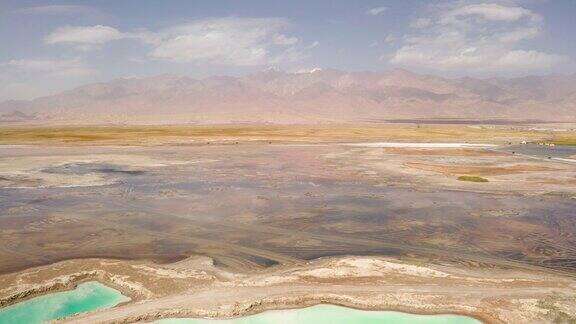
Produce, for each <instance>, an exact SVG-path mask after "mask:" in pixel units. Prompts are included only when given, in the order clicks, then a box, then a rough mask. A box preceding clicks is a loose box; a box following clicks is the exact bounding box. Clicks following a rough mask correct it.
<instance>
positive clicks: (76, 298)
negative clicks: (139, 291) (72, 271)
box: [0, 281, 130, 324]
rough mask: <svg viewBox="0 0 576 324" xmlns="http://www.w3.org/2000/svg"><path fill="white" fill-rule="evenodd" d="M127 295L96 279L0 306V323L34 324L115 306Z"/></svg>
mask: <svg viewBox="0 0 576 324" xmlns="http://www.w3.org/2000/svg"><path fill="white" fill-rule="evenodd" d="M128 300H130V298H128V297H126V296H124V295H122V293H120V292H119V291H118V290H116V289H113V288H110V287H108V286H105V285H103V284H101V283H99V282H96V281H90V282H85V283H81V284H79V285H78V287H76V289H74V290H68V291H63V292H57V293H52V294H48V295H44V296H40V297H36V298H32V299H29V300H26V301H23V302H21V303H17V304H14V305H11V306H7V307H4V308H0V324H4V323H6V324H7V323H10V324H36V323H45V322H48V321H50V320H54V319H57V318H62V317H66V316H70V315H74V314H78V313H83V312H88V311H92V310H97V309H104V308H110V307H114V306H116V305H118V304H120V303H122V302H125V301H128Z"/></svg>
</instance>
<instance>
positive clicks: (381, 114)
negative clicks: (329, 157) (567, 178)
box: [0, 69, 576, 124]
mask: <svg viewBox="0 0 576 324" xmlns="http://www.w3.org/2000/svg"><path fill="white" fill-rule="evenodd" d="M413 118H415V119H426V118H464V119H499V118H503V119H511V120H527V119H536V120H544V121H552V120H554V121H566V122H568V121H576V75H547V76H528V77H522V78H511V79H504V78H492V79H475V78H459V79H447V78H440V77H435V76H429V75H419V74H415V73H412V72H408V71H405V70H391V71H389V72H382V73H374V72H343V71H338V70H331V69H328V70H314V71H313V72H307V73H285V72H278V71H268V72H261V73H256V74H252V75H248V76H245V77H239V78H235V77H210V78H206V79H202V80H195V79H191V78H187V77H180V76H175V75H159V76H154V77H148V78H139V79H136V78H131V79H117V80H113V81H110V82H106V83H95V84H90V85H86V86H82V87H78V88H75V89H72V90H69V91H66V92H62V93H60V94H56V95H53V96H47V97H41V98H37V99H35V100H31V101H7V102H3V103H0V122H4V123H10V122H20V123H22V122H34V123H38V122H42V123H48V124H50V123H53V124H176V123H178V124H180V123H281V124H288V123H346V122H363V121H378V120H385V119H413Z"/></svg>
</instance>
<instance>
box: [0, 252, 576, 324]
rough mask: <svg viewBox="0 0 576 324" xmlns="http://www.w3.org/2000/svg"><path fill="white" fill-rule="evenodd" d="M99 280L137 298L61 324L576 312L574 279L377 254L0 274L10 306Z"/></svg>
mask: <svg viewBox="0 0 576 324" xmlns="http://www.w3.org/2000/svg"><path fill="white" fill-rule="evenodd" d="M88 268H92V271H89V270H85V269H88ZM93 280H96V281H99V282H101V283H103V284H105V285H108V286H110V287H112V288H115V289H118V290H119V291H121V292H122V293H123V294H124V295H126V296H128V297H130V298H131V300H130V301H128V302H125V303H122V304H120V305H118V306H116V307H114V308H111V309H108V310H101V311H95V312H91V313H86V314H80V315H78V316H75V317H70V318H67V319H63V320H61V322H66V323H68V322H70V323H86V322H90V323H133V322H146V321H154V320H157V319H163V318H211V319H225V318H234V317H241V316H245V315H251V314H255V313H259V312H262V311H266V310H273V309H274V310H277V309H291V308H302V307H308V306H313V305H317V304H321V303H326V304H334V305H340V306H345V307H351V308H356V309H362V310H388V311H400V312H406V313H412V314H425V315H432V314H459V315H465V316H469V317H474V318H476V319H478V320H481V321H483V322H485V323H506V322H511V321H512V322H520V323H522V322H529V321H533V320H538V321H540V322H553V321H554V320H553V319H552V318H548V317H546V316H548V315H546V314H545V312H544V309H540V308H537V307H539V306H538V305H539V304H538V303H537V302H536V301H538V300H544V299H545V298H548V296H556V297H554V298H557V299H555V303H561V304H565V305H566V307H567V309H571V308H572V309H576V308H574V306H576V305H575V302H574V300H576V299H574V297H575V294H576V293H575V292H574V289H573V287H575V286H576V283H575V282H574V280H573V279H569V278H563V277H557V276H555V275H553V274H550V273H537V272H532V271H524V270H511V269H508V270H505V269H502V270H498V269H492V270H479V269H456V268H451V267H449V266H439V265H436V266H434V265H429V266H422V265H414V264H411V263H406V262H405V261H398V260H393V259H388V258H379V257H339V258H322V259H318V260H314V261H310V262H308V263H307V264H305V265H301V266H282V265H281V266H275V267H272V268H270V269H266V270H264V271H257V272H255V273H251V274H239V273H231V272H228V271H226V270H223V269H219V268H217V267H214V266H213V264H212V263H211V260H210V259H209V258H206V257H192V258H190V259H189V260H186V261H184V262H182V261H181V262H176V263H173V264H169V265H158V264H154V263H150V262H146V261H119V260H103V259H84V260H70V261H63V262H59V263H57V264H53V265H52V266H50V267H46V266H42V267H37V268H33V269H29V270H27V271H23V272H20V273H17V274H11V275H3V276H0V284H3V285H2V286H3V287H7V288H4V289H2V290H0V303H1V304H2V305H3V306H6V305H9V304H13V303H16V302H20V301H23V300H26V299H29V298H32V297H36V296H39V295H42V294H47V293H51V292H56V291H62V290H67V289H72V288H74V287H75V286H76V285H78V284H79V283H81V282H85V281H93ZM16 286H19V287H16ZM22 287H23V288H22ZM11 292H12V293H11ZM510 308H512V309H513V310H514V309H516V310H518V311H516V312H515V311H511V310H510ZM522 308H525V309H522ZM569 315H570V316H572V315H576V314H569Z"/></svg>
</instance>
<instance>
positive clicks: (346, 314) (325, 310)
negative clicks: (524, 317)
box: [157, 305, 482, 324]
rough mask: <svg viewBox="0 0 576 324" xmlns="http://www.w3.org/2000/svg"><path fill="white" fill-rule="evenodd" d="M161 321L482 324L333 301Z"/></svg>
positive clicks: (169, 323)
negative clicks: (230, 315)
mask: <svg viewBox="0 0 576 324" xmlns="http://www.w3.org/2000/svg"><path fill="white" fill-rule="evenodd" d="M157 323H158V324H383V323H390V324H480V323H482V322H481V321H479V320H477V319H475V318H472V317H468V316H462V315H453V314H445V315H415V314H408V313H402V312H392V311H363V310H357V309H352V308H347V307H340V306H333V305H318V306H313V307H308V308H300V309H290V310H277V311H267V312H263V313H260V314H256V315H251V316H245V317H241V318H236V319H231V320H209V319H165V320H160V321H158V322H157Z"/></svg>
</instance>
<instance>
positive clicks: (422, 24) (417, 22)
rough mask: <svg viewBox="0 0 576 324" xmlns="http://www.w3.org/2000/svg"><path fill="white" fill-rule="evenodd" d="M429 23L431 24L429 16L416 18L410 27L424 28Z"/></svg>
mask: <svg viewBox="0 0 576 324" xmlns="http://www.w3.org/2000/svg"><path fill="white" fill-rule="evenodd" d="M431 24H432V19H430V18H418V19H416V20H414V21H413V22H412V23H411V24H410V27H412V28H425V27H428V26H430V25H431Z"/></svg>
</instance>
